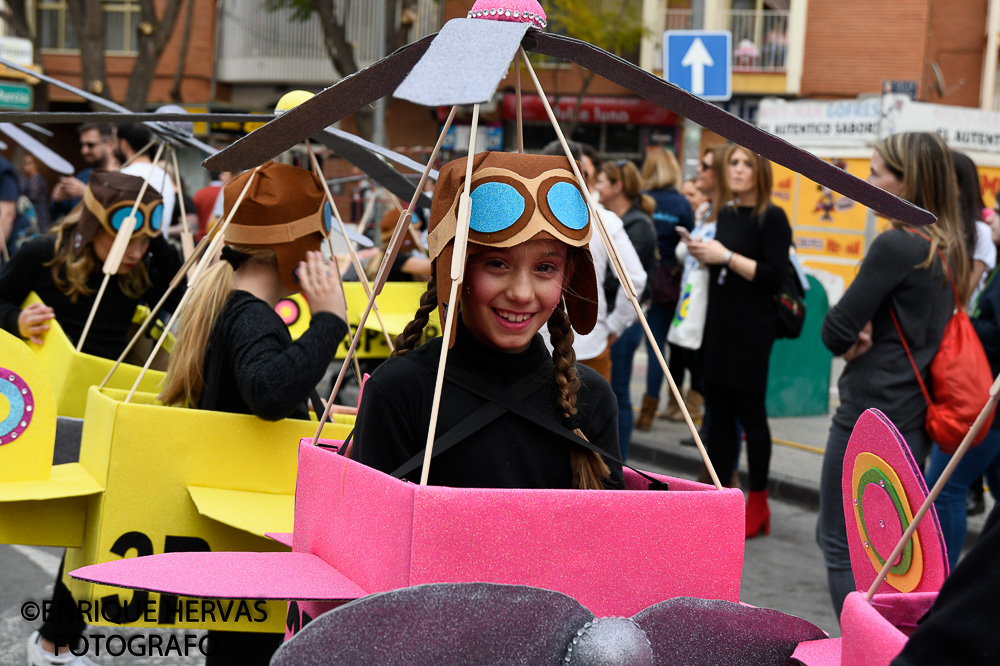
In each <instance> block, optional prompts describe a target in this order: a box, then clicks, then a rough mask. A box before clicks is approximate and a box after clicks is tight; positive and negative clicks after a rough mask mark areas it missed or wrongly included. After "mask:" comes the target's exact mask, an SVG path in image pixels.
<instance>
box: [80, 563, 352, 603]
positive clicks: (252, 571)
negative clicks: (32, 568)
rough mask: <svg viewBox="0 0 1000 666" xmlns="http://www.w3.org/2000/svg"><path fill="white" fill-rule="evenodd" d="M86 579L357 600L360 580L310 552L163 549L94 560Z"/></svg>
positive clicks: (167, 589)
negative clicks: (108, 559) (181, 551)
mask: <svg viewBox="0 0 1000 666" xmlns="http://www.w3.org/2000/svg"><path fill="white" fill-rule="evenodd" d="M70 575H71V576H73V577H74V578H79V579H80V580H86V581H90V582H92V583H99V584H102V585H115V586H118V587H128V588H132V589H136V590H149V591H151V592H160V593H165V594H175V595H179V596H185V597H201V598H209V599H322V600H345V599H357V598H360V597H363V596H365V595H366V594H367V592H365V590H363V589H361V588H360V587H359V586H358V585H357V584H355V583H353V582H352V581H350V580H349V579H348V578H347V577H346V576H344V575H343V574H341V573H340V572H339V571H337V570H336V569H334V568H333V567H331V566H330V565H329V564H327V563H326V562H324V561H323V560H322V559H320V558H319V557H316V556H315V555H310V554H308V553H163V554H160V555H150V556H147V557H131V558H126V559H122V560H113V561H111V562H103V563H101V564H92V565H90V566H87V567H82V568H80V569H77V570H76V571H71V572H70Z"/></svg>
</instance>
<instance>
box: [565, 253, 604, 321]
mask: <svg viewBox="0 0 1000 666" xmlns="http://www.w3.org/2000/svg"><path fill="white" fill-rule="evenodd" d="M569 251H570V255H571V256H572V258H573V259H572V261H571V262H569V267H570V269H571V271H572V272H570V273H568V274H567V275H566V282H565V284H564V286H563V294H565V299H566V314H568V315H569V321H570V323H571V324H572V325H573V330H575V331H576V332H577V333H579V334H580V335H586V334H587V333H590V332H591V331H593V330H594V326H596V325H597V272H596V270H595V269H594V257H593V256H592V255H591V254H590V249H589V248H587V247H572V248H570V249H569Z"/></svg>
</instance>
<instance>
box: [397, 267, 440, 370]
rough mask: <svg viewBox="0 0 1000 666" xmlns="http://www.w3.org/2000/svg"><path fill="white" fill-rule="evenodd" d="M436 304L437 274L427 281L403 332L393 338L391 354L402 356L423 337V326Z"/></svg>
mask: <svg viewBox="0 0 1000 666" xmlns="http://www.w3.org/2000/svg"><path fill="white" fill-rule="evenodd" d="M437 306H438V297H437V276H436V275H433V274H432V275H431V279H430V280H428V281H427V290H426V291H424V293H423V294H421V296H420V307H418V308H417V311H416V312H415V313H414V315H413V319H412V320H411V321H410V323H409V324H407V325H406V327H405V328H404V329H403V332H402V333H400V334H399V335H397V336H396V339H395V340H393V343H392V346H393V351H392V356H393V357H395V356H402V355H403V354H405V353H406V352H408V351H410V350H411V349H414V348H415V347H416V346H417V344H418V343H419V342H420V338H422V337H423V334H424V328H425V327H426V326H427V322H428V321H430V315H431V312H433V311H434V308H436V307H437Z"/></svg>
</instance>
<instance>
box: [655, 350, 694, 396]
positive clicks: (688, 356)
mask: <svg viewBox="0 0 1000 666" xmlns="http://www.w3.org/2000/svg"><path fill="white" fill-rule="evenodd" d="M669 345H670V363H669V364H668V367H669V368H670V374H671V375H673V377H674V381H675V382H677V387H678V388H680V386H681V384H683V383H684V371H685V370H687V371H688V372H690V373H691V390H693V391H697V392H698V393H702V394H704V393H705V387H704V386H702V383H701V350H700V349H688V348H687V347H679V346H678V345H675V344H673V343H672V342H671V343H669ZM654 362H655V359H654Z"/></svg>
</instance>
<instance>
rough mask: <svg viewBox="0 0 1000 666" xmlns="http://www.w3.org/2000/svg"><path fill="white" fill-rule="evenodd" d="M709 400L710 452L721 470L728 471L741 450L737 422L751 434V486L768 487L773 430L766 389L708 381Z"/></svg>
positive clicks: (713, 464) (749, 446) (748, 438)
mask: <svg viewBox="0 0 1000 666" xmlns="http://www.w3.org/2000/svg"><path fill="white" fill-rule="evenodd" d="M705 391H706V395H705V397H706V399H707V401H708V418H709V425H708V455H709V457H710V458H711V459H712V466H713V467H715V470H716V472H717V473H718V474H723V473H727V472H728V470H731V469H733V466H734V465H735V463H736V455H737V453H738V451H739V441H738V440H737V437H738V435H737V432H738V431H737V428H736V422H737V421H739V423H740V425H742V426H743V430H744V432H746V435H747V461H748V463H749V467H750V490H753V491H760V490H767V476H768V467H769V466H770V464H771V430H770V428H768V425H767V409H766V407H765V400H766V393H765V392H764V391H740V390H738V389H733V388H729V387H728V386H723V385H722V384H716V383H714V382H708V381H706V382H705Z"/></svg>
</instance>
